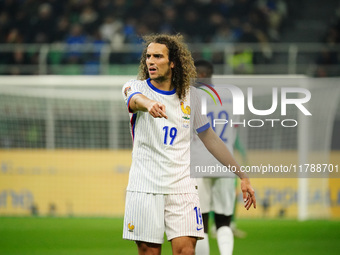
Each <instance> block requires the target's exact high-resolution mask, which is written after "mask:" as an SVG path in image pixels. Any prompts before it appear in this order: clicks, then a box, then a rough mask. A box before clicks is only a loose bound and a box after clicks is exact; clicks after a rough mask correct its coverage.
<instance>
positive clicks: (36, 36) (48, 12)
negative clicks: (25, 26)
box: [29, 3, 55, 43]
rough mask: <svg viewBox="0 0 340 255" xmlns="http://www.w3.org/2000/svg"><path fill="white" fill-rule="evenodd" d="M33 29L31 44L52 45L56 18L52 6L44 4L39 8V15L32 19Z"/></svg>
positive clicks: (30, 38)
mask: <svg viewBox="0 0 340 255" xmlns="http://www.w3.org/2000/svg"><path fill="white" fill-rule="evenodd" d="M32 27H33V29H32V30H31V31H30V37H29V42H33V43H52V42H53V41H54V38H53V36H54V31H53V28H54V27H55V17H54V16H53V10H52V6H51V5H50V4H48V3H43V4H41V5H40V6H39V9H38V15H37V16H35V17H32Z"/></svg>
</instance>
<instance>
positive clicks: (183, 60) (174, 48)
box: [138, 34, 197, 99]
mask: <svg viewBox="0 0 340 255" xmlns="http://www.w3.org/2000/svg"><path fill="white" fill-rule="evenodd" d="M143 40H144V42H145V43H144V44H145V48H144V50H143V53H142V56H141V59H140V65H139V74H138V78H139V79H141V80H145V79H148V78H149V72H148V68H147V65H146V51H147V47H148V46H149V44H150V43H160V44H164V45H165V46H166V47H167V48H168V50H169V61H172V62H173V63H174V64H175V67H174V68H173V70H172V81H171V82H172V85H173V86H174V87H175V88H176V94H177V95H178V97H179V99H184V98H185V96H186V93H187V91H188V90H189V87H190V84H191V79H194V78H196V76H197V74H196V68H195V65H194V60H193V58H192V56H191V52H190V51H189V49H188V47H187V45H186V44H185V43H184V40H183V36H182V35H180V34H177V35H168V34H154V35H147V36H143Z"/></svg>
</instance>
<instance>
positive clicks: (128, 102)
mask: <svg viewBox="0 0 340 255" xmlns="http://www.w3.org/2000/svg"><path fill="white" fill-rule="evenodd" d="M136 94H142V93H141V92H134V93H132V94H131V95H130V96H129V98H128V100H127V107H128V110H129V112H130V113H132V111H131V109H130V100H131V98H132V97H133V96H134V95H136Z"/></svg>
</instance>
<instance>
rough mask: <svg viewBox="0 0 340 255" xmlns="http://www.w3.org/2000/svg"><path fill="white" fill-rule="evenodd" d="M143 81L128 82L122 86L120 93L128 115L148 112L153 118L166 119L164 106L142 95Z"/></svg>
mask: <svg viewBox="0 0 340 255" xmlns="http://www.w3.org/2000/svg"><path fill="white" fill-rule="evenodd" d="M143 86H144V84H143V81H139V80H130V81H128V82H127V83H126V84H124V86H123V89H122V93H123V97H124V100H125V103H126V104H127V107H128V110H129V112H130V113H135V112H138V111H143V112H149V114H150V115H151V116H153V117H154V118H166V119H167V118H168V116H167V115H166V113H165V105H163V104H162V103H160V102H157V101H154V100H151V99H149V98H148V97H146V96H145V95H143V93H142V92H143Z"/></svg>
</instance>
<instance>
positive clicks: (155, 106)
mask: <svg viewBox="0 0 340 255" xmlns="http://www.w3.org/2000/svg"><path fill="white" fill-rule="evenodd" d="M148 112H149V113H150V115H151V116H152V117H154V118H166V119H167V118H168V116H167V115H166V113H165V105H163V104H162V103H160V102H157V101H151V102H150V105H149V107H148Z"/></svg>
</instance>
